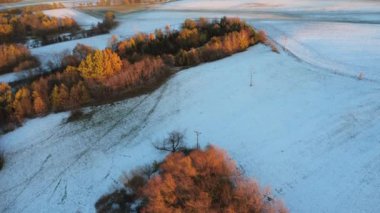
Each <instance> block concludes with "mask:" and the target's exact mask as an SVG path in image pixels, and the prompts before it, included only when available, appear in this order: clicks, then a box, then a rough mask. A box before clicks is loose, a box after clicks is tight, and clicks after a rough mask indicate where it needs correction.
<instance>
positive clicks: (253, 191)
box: [95, 146, 288, 213]
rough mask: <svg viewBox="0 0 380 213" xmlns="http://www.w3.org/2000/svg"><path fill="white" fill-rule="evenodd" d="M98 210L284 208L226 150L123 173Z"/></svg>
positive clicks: (179, 156) (277, 211) (175, 156)
mask: <svg viewBox="0 0 380 213" xmlns="http://www.w3.org/2000/svg"><path fill="white" fill-rule="evenodd" d="M95 206H96V209H97V212H99V213H101V212H146V213H149V212H241V213H244V212H246V213H248V212H258V213H263V212H273V213H285V212H288V211H287V209H286V208H285V207H284V205H283V204H282V203H281V202H280V201H278V200H276V199H273V198H272V196H271V194H270V190H269V189H264V190H262V189H261V188H260V186H259V184H258V183H257V182H256V181H254V180H252V179H250V178H247V177H245V176H244V175H242V173H241V171H240V170H239V169H238V168H237V166H236V164H235V162H233V161H232V160H231V158H229V157H228V155H227V154H226V152H224V151H223V150H221V149H218V148H216V147H214V146H209V147H207V148H206V149H205V150H198V149H195V150H187V151H177V152H173V153H171V154H169V155H168V156H167V157H166V158H165V159H164V160H163V162H160V163H154V164H153V165H152V166H145V167H142V168H138V169H136V170H134V171H132V172H131V174H129V175H127V177H126V178H125V182H124V188H123V189H119V190H117V191H115V192H113V193H111V194H109V195H106V196H103V197H102V198H100V199H99V200H98V202H97V203H96V205H95Z"/></svg>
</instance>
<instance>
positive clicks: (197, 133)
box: [194, 131, 202, 149]
mask: <svg viewBox="0 0 380 213" xmlns="http://www.w3.org/2000/svg"><path fill="white" fill-rule="evenodd" d="M194 133H195V134H196V135H197V149H200V147H199V135H200V134H202V133H201V132H199V131H194Z"/></svg>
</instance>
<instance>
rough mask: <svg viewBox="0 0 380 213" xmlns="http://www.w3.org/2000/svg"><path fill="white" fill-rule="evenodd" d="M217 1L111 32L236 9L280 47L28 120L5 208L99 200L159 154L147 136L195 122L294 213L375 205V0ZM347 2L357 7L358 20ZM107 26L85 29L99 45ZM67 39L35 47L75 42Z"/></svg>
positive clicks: (7, 171)
mask: <svg viewBox="0 0 380 213" xmlns="http://www.w3.org/2000/svg"><path fill="white" fill-rule="evenodd" d="M202 2H203V6H202ZM210 2H212V3H214V4H215V5H216V2H220V1H209V0H204V1H196V0H194V1H191V0H188V1H187V0H185V1H180V2H176V3H171V4H167V5H165V6H163V7H161V8H159V10H154V11H147V12H144V13H135V14H130V15H126V16H124V17H121V18H120V20H122V24H121V25H120V26H119V27H118V28H117V29H115V30H114V31H113V32H112V34H117V35H119V36H121V37H123V36H128V35H129V34H132V33H134V32H136V31H148V32H149V31H152V29H154V28H156V27H163V26H165V25H166V24H171V25H173V26H174V27H178V26H179V25H178V24H179V23H181V22H182V20H183V19H184V18H186V17H193V18H194V17H199V16H206V17H220V16H221V15H223V14H225V15H239V16H242V17H244V18H246V19H247V20H248V21H249V22H250V23H253V24H254V25H255V26H257V27H259V28H261V29H265V30H266V31H267V32H268V33H269V36H270V37H271V38H273V39H274V40H275V41H276V42H277V43H278V44H279V45H280V46H281V47H283V48H284V49H285V50H282V51H281V54H275V53H272V52H271V51H270V50H269V49H268V48H267V47H264V46H256V47H253V48H250V49H249V50H248V51H246V52H243V53H240V54H236V55H234V56H232V57H229V58H226V59H223V60H220V61H216V62H213V63H208V64H204V65H201V66H198V67H195V68H191V69H188V70H185V71H182V72H180V73H178V74H177V75H176V76H174V77H173V78H172V79H171V80H170V81H168V82H167V83H166V84H165V85H163V86H162V87H161V88H160V89H158V90H157V91H155V92H154V93H152V94H150V95H145V96H142V97H138V98H134V99H131V100H126V101H121V102H118V103H115V104H111V105H105V106H100V107H92V108H87V109H86V111H87V112H89V113H90V114H91V115H92V117H90V118H87V119H85V120H82V121H78V122H74V123H66V122H65V119H66V118H67V116H68V113H60V114H54V115H50V116H48V117H46V118H40V119H34V120H31V121H28V122H27V123H26V124H25V125H24V127H22V128H19V129H17V130H16V131H14V132H11V133H9V134H7V135H4V136H2V137H1V138H0V148H1V149H3V150H4V152H5V155H6V159H7V164H6V165H5V168H4V169H3V170H2V171H1V172H0V183H1V184H0V211H1V212H51V211H55V212H57V211H58V212H74V211H79V212H93V211H94V207H93V204H94V203H95V201H96V200H97V199H98V198H99V197H100V196H101V195H102V194H104V193H107V192H110V191H112V189H113V186H115V185H117V180H118V179H119V178H120V176H121V175H122V173H123V172H124V171H128V170H130V169H132V168H134V167H135V166H137V165H143V164H145V163H148V162H151V161H152V160H154V159H159V158H162V157H163V154H161V153H159V152H157V151H155V150H154V149H153V148H152V146H151V143H152V142H155V141H156V140H159V139H162V138H163V137H165V135H166V133H168V132H170V131H172V130H181V131H184V132H185V134H186V138H187V141H188V143H189V144H190V145H192V144H194V143H195V135H194V133H193V131H194V130H198V131H201V132H202V135H201V139H200V141H201V144H202V145H206V144H208V143H212V144H216V145H218V146H220V147H222V148H225V149H226V150H228V152H229V153H230V154H231V155H232V157H233V158H234V159H236V161H237V163H238V164H239V165H241V167H242V168H243V169H244V170H245V171H246V173H247V175H250V176H253V177H255V178H257V179H258V180H259V181H260V183H262V184H263V185H266V186H271V187H272V190H273V192H274V193H275V195H276V196H277V197H279V198H281V199H283V200H284V201H285V203H286V205H287V206H288V207H289V208H290V210H291V211H292V212H347V211H349V212H378V211H379V210H380V205H379V200H380V135H379V134H378V132H379V130H380V82H379V80H380V74H379V73H378V72H379V71H380V70H379V68H380V66H379V63H378V61H379V55H380V49H379V48H378V46H379V40H380V29H379V25H378V24H376V22H380V18H379V17H378V15H377V13H375V14H372V15H368V16H364V15H363V14H364V13H366V12H369V11H380V10H377V4H374V2H375V1H361V4H359V3H358V2H352V1H347V2H346V3H347V4H344V3H345V1H342V0H341V1H323V2H322V1H318V2H317V1H313V0H309V1H305V0H304V1H300V0H298V1H292V2H290V3H289V2H285V1H284V0H283V1H280V0H277V1H271V4H274V3H273V2H278V3H281V2H282V6H281V7H280V6H277V7H275V6H273V5H272V6H271V7H269V6H268V8H266V9H267V10H271V9H273V10H276V11H277V12H276V13H272V12H253V11H249V10H248V9H247V11H248V12H242V13H238V12H237V11H236V10H235V9H236V8H237V9H239V7H234V8H233V11H232V10H231V9H230V7H231V8H232V6H231V4H246V3H263V2H264V1H253V0H252V1H248V0H241V1H233V2H232V1H223V2H224V3H225V4H223V5H225V6H224V7H220V8H219V10H215V11H213V10H212V8H211V7H209V6H208V5H212V4H211V3H210ZM193 3H194V4H193ZM192 5H195V6H197V5H198V6H197V7H199V8H203V11H197V10H199V8H189V7H191V6H192ZM353 5H355V6H353ZM264 6H265V5H261V7H264ZM208 7H209V8H208ZM241 7H242V6H241ZM253 8H254V9H251V10H259V9H260V10H262V9H263V8H259V9H255V8H256V7H253ZM294 8H295V9H294ZM228 9H230V11H227V10H228ZM291 9H293V11H291ZM306 10H309V11H310V10H313V13H305V12H303V11H306ZM334 10H336V11H340V12H339V13H341V14H337V13H333V14H331V13H330V11H334ZM326 11H327V12H326ZM363 11H364V12H363ZM353 14H362V15H361V16H360V22H359V21H358V20H359V18H358V17H357V16H354V15H353ZM368 14H370V13H368ZM342 17H352V18H351V19H349V20H346V21H344V20H343V18H342ZM352 20H353V21H352ZM106 37H107V36H104V38H103V37H102V38H100V37H95V39H98V40H92V41H93V42H91V39H88V40H84V41H86V42H88V44H92V45H99V46H98V47H99V48H102V47H104V46H105V45H106V40H107V38H106ZM66 44H67V45H65V44H64V43H63V44H60V45H62V46H59V48H58V46H55V45H54V46H50V48H49V46H47V47H45V48H46V49H45V50H43V49H40V50H39V51H40V54H41V55H43V54H47V53H48V52H49V51H53V50H58V49H60V48H63V47H68V48H72V47H73V46H75V45H74V43H66ZM71 45H72V46H71ZM37 49H38V48H37ZM359 72H363V73H364V74H365V79H363V80H358V79H357V75H358V73H359ZM251 73H253V87H250V86H249V79H250V75H251Z"/></svg>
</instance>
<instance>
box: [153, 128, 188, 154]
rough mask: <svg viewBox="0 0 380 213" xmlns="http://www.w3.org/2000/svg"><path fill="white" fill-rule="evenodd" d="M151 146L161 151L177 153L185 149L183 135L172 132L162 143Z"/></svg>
mask: <svg viewBox="0 0 380 213" xmlns="http://www.w3.org/2000/svg"><path fill="white" fill-rule="evenodd" d="M153 146H154V147H155V148H156V149H158V150H161V151H167V152H177V151H179V150H182V149H183V148H185V141H184V135H183V134H182V133H181V132H178V131H173V132H171V133H169V135H168V137H167V138H165V139H164V140H163V141H162V142H157V143H155V144H153Z"/></svg>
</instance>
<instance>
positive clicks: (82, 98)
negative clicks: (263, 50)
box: [0, 17, 261, 130]
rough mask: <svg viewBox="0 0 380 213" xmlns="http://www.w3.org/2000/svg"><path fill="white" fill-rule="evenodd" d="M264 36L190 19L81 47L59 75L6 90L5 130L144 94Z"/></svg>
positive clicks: (231, 21)
mask: <svg viewBox="0 0 380 213" xmlns="http://www.w3.org/2000/svg"><path fill="white" fill-rule="evenodd" d="M260 39H261V38H260V33H257V32H256V31H255V30H254V29H253V28H252V27H251V26H249V25H248V24H246V23H245V22H244V21H242V20H240V19H237V18H226V17H224V18H222V19H216V20H212V21H210V20H207V19H204V18H201V19H198V20H190V19H188V20H186V21H185V22H184V23H183V25H182V27H181V29H180V30H171V29H170V28H169V27H167V28H166V29H165V31H161V30H156V31H155V33H152V34H137V35H135V36H133V37H131V38H129V39H126V40H124V41H120V42H116V41H114V42H112V43H111V44H110V47H109V48H107V49H105V50H94V49H92V48H90V47H87V46H84V45H78V46H77V47H76V48H75V49H74V50H73V52H72V53H71V54H70V55H67V56H65V57H64V58H63V59H62V61H61V68H59V69H58V71H57V72H54V73H51V74H49V75H47V76H44V77H41V78H40V79H38V80H35V81H33V82H32V83H30V84H27V85H23V86H18V87H17V88H13V89H12V88H11V87H10V86H9V85H7V84H2V85H1V87H0V92H1V93H0V118H1V120H0V121H1V123H0V126H2V127H3V129H9V130H10V129H13V128H15V127H16V126H18V125H20V124H22V121H23V120H24V118H30V117H35V116H41V115H46V114H48V113H49V112H58V111H63V110H72V109H76V108H79V107H82V106H86V105H91V104H96V103H99V102H105V101H104V100H106V101H107V100H108V101H112V100H113V99H118V98H123V97H128V96H130V95H131V94H132V95H138V94H141V93H144V92H147V91H150V90H151V89H154V88H155V86H158V85H159V83H160V82H162V81H163V80H165V79H167V78H168V77H169V76H170V75H171V74H173V73H174V72H175V71H176V70H178V69H180V68H181V67H183V66H195V65H197V64H199V63H203V62H208V61H212V60H216V59H220V58H223V57H226V56H228V55H231V54H233V53H236V52H240V51H243V50H245V49H247V48H248V47H249V46H251V45H254V44H256V43H257V42H260Z"/></svg>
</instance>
